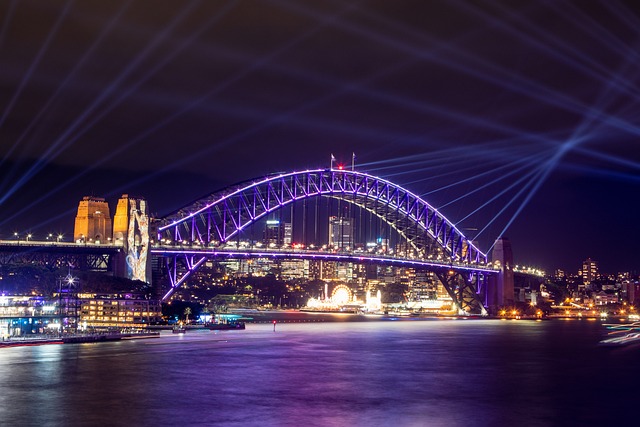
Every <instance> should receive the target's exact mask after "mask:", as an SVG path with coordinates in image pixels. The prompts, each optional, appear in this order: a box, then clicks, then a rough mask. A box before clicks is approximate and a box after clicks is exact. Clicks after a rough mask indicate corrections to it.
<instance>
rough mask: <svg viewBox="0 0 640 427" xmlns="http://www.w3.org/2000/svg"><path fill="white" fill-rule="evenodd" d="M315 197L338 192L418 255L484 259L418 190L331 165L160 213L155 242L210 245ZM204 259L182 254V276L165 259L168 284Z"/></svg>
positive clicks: (463, 262) (479, 261) (458, 261)
mask: <svg viewBox="0 0 640 427" xmlns="http://www.w3.org/2000/svg"><path fill="white" fill-rule="evenodd" d="M313 197H333V198H339V199H341V200H344V201H346V202H349V203H352V204H354V205H356V206H359V207H361V208H363V209H365V210H367V211H369V212H371V213H373V214H374V215H376V216H378V217H379V218H381V219H382V220H383V221H385V222H386V223H388V224H389V225H390V226H391V227H393V228H394V229H395V230H396V231H397V232H398V233H399V234H400V235H401V236H402V237H403V238H405V239H406V240H407V241H408V242H409V243H410V245H411V247H412V248H413V249H414V251H415V254H417V256H418V257H424V258H425V259H426V258H427V257H428V256H430V255H431V256H433V254H434V253H436V252H437V253H439V255H440V256H442V257H443V258H444V259H443V260H448V262H450V263H452V264H458V265H466V266H469V265H478V266H483V265H484V264H486V263H487V256H486V255H485V254H484V253H482V252H481V251H480V250H479V249H478V248H477V247H476V246H475V245H474V244H473V243H472V242H471V241H470V240H469V239H467V238H466V237H465V236H464V235H463V234H462V233H461V232H460V231H459V230H458V229H457V228H456V226H455V225H454V224H453V223H451V222H450V221H449V220H447V219H446V218H445V217H444V216H443V215H442V214H440V213H439V212H438V211H437V210H436V209H435V208H433V207H432V206H431V205H429V204H428V203H427V202H426V201H424V200H423V199H421V198H420V197H419V196H417V195H415V194H413V193H411V192H410V191H408V190H406V189H404V188H402V187H400V186H398V185H396V184H394V183H392V182H389V181H387V180H384V179H381V178H378V177H375V176H372V175H368V174H366V173H362V172H356V171H344V170H335V169H318V170H308V171H302V172H292V173H287V174H280V175H272V176H268V177H265V178H264V179H261V180H256V181H252V182H247V183H243V184H239V185H236V186H234V187H231V188H228V189H225V190H222V191H220V192H217V193H214V194H212V195H210V196H209V197H206V198H203V199H201V200H198V201H196V202H195V203H193V204H191V205H189V206H187V207H185V208H183V209H180V210H179V211H177V212H176V213H174V214H172V215H169V216H167V217H165V218H162V219H160V222H159V226H158V242H159V243H160V244H162V242H163V241H167V240H168V241H170V242H180V243H182V244H186V245H189V246H192V247H193V246H198V247H200V248H208V247H214V246H217V245H219V244H222V243H225V242H227V241H229V240H230V239H232V238H234V237H236V236H239V233H240V232H242V231H243V230H244V229H246V228H247V227H248V226H250V225H251V224H252V223H254V222H256V221H258V220H260V219H261V218H263V217H265V216H266V215H268V214H270V213H271V212H274V211H277V210H279V209H282V208H283V207H285V206H287V205H289V204H291V203H294V202H296V201H298V200H304V199H309V198H313ZM204 260H205V257H200V256H198V257H194V256H187V255H185V256H184V257H183V262H184V263H185V265H186V274H184V275H182V276H181V277H178V274H177V262H178V261H177V258H176V257H174V259H173V260H172V261H169V260H167V267H168V271H169V276H170V282H171V287H172V290H175V289H176V288H177V287H179V286H180V285H181V284H182V283H183V282H184V281H185V280H186V279H187V277H188V276H189V275H190V274H191V273H192V272H193V271H195V269H197V268H198V267H199V266H200V265H201V264H202V263H203V262H204ZM171 263H173V264H171ZM170 264H171V265H170ZM170 293H172V292H170ZM167 295H170V294H167Z"/></svg>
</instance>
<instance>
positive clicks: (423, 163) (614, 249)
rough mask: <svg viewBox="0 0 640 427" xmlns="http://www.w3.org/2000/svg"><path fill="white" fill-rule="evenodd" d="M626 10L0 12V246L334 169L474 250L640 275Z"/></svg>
mask: <svg viewBox="0 0 640 427" xmlns="http://www.w3.org/2000/svg"><path fill="white" fill-rule="evenodd" d="M639 60H640V5H638V4H637V2H635V1H628V2H615V1H608V0H602V1H601V2H596V1H573V2H564V1H563V2H556V1H518V2H513V1H494V2H489V1H469V2H466V1H459V0H446V1H445V0H443V1H431V0H430V1H424V0H419V1H388V0H384V1H383V0H380V1H357V2H348V1H344V0H335V1H324V2H317V1H301V0H274V1H237V2H233V1H232V2H223V1H204V0H203V1H192V2H187V1H155V0H154V1H125V2H122V1H79V0H77V1H75V2H74V1H68V2H64V1H46V2H43V1H35V0H34V1H9V0H0V158H1V161H0V162H1V164H0V238H10V237H11V236H13V234H14V232H18V233H20V234H21V235H25V234H26V233H27V232H31V233H33V234H34V236H35V237H36V238H42V237H43V236H44V235H45V234H47V233H49V232H55V233H58V232H63V233H65V235H66V236H67V237H70V235H71V234H72V231H73V222H74V216H75V211H76V208H77V203H78V201H79V200H80V199H81V198H82V197H83V196H85V195H94V196H99V197H105V198H107V200H108V201H109V202H110V204H111V209H112V211H113V210H114V209H115V202H116V200H117V198H118V197H119V196H120V194H122V193H128V194H131V195H136V196H142V197H145V198H146V199H147V200H148V201H149V204H150V206H151V210H152V212H153V213H155V214H156V215H158V216H162V215H164V214H167V213H169V212H172V211H174V210H176V209H178V208H180V207H182V206H184V205H186V204H188V203H189V202H191V201H193V200H195V199H197V198H199V197H201V196H204V195H207V194H209V193H212V192H214V191H215V190H217V189H220V188H223V187H225V186H227V185H231V184H234V183H236V182H239V181H244V180H246V179H250V178H254V177H258V176H262V175H264V174H269V173H273V172H279V171H293V170H299V169H306V168H316V167H328V166H329V161H330V155H331V154H332V153H333V154H334V155H335V156H336V158H337V159H338V161H340V162H344V163H346V164H350V162H351V156H352V153H355V154H356V168H357V169H358V170H361V171H365V172H368V173H371V174H373V175H377V176H380V177H384V178H386V179H389V180H391V181H393V182H395V183H397V184H399V185H402V186H404V187H405V188H407V189H409V190H411V191H413V192H414V193H416V194H419V195H421V196H423V198H424V199H425V200H426V201H427V202H429V203H430V204H431V205H432V206H434V207H436V208H438V209H440V210H441V212H442V213H443V214H444V215H445V216H447V217H448V218H449V219H450V220H451V221H452V222H454V223H458V225H459V227H460V228H461V229H462V230H463V232H464V233H465V234H466V235H467V236H468V237H470V238H474V237H477V241H478V242H479V246H480V248H481V249H482V250H485V251H486V250H488V249H489V248H490V247H491V245H492V244H493V242H494V240H495V239H496V238H497V237H499V236H501V235H504V236H507V237H508V238H509V239H510V240H511V241H512V244H513V249H514V255H515V258H516V261H517V262H519V263H525V264H528V265H533V266H538V267H541V268H544V269H546V270H547V271H552V270H553V269H554V268H562V269H565V270H567V271H568V272H571V273H575V272H576V271H577V270H578V269H579V268H580V267H581V262H582V261H583V260H584V259H586V258H587V257H591V258H593V259H595V260H597V261H599V262H600V265H601V269H602V270H604V271H605V272H611V273H614V272H616V271H629V270H631V271H634V270H635V271H637V270H640V257H639V256H638V249H637V246H638V243H637V242H639V241H640V231H639V229H640V227H638V218H639V217H640V208H639V206H640V203H639V202H638V197H639V196H640V192H639V191H638V190H639V189H640V173H639V171H640V146H639V143H638V136H639V135H640V123H639V122H640V114H639V113H640V88H639V86H638V80H639V79H640V72H638V71H639V70H638V64H640V61H639Z"/></svg>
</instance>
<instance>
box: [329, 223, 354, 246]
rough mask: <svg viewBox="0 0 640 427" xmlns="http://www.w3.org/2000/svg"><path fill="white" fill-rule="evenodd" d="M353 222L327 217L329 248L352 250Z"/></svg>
mask: <svg viewBox="0 0 640 427" xmlns="http://www.w3.org/2000/svg"><path fill="white" fill-rule="evenodd" d="M353 237H354V236H353V220H351V219H350V218H342V217H337V216H331V217H329V247H331V248H336V249H347V248H353V244H354V242H353Z"/></svg>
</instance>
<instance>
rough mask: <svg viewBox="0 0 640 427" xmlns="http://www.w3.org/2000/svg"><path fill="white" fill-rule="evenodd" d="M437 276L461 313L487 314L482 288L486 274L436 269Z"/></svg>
mask: <svg viewBox="0 0 640 427" xmlns="http://www.w3.org/2000/svg"><path fill="white" fill-rule="evenodd" d="M435 274H436V276H437V277H438V279H439V280H440V282H442V284H443V286H444V287H445V289H446V290H447V292H448V293H449V296H450V297H451V299H453V303H454V304H455V305H456V307H457V308H458V314H459V315H469V314H479V315H482V316H486V315H487V314H488V313H487V310H486V309H485V308H484V305H483V299H484V298H483V297H482V295H481V290H482V288H483V287H484V286H482V285H483V284H484V281H485V280H486V278H485V276H484V275H483V274H481V273H478V272H471V273H469V274H461V273H457V272H455V271H454V270H447V271H436V272H435Z"/></svg>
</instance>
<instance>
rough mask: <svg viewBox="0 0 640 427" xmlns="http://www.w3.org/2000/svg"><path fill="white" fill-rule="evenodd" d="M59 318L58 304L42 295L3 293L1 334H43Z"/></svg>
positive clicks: (4, 336)
mask: <svg viewBox="0 0 640 427" xmlns="http://www.w3.org/2000/svg"><path fill="white" fill-rule="evenodd" d="M58 319H59V314H58V313H57V305H56V304H55V302H53V301H50V300H47V299H46V298H44V297H41V296H33V295H5V294H3V295H1V296H0V336H2V339H3V340H5V339H7V338H9V337H14V336H24V335H30V334H43V333H46V332H47V329H48V328H49V326H50V325H51V324H56V323H57V320H58Z"/></svg>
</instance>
